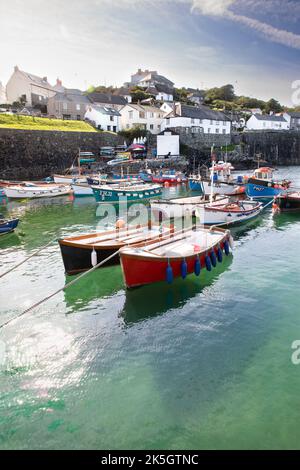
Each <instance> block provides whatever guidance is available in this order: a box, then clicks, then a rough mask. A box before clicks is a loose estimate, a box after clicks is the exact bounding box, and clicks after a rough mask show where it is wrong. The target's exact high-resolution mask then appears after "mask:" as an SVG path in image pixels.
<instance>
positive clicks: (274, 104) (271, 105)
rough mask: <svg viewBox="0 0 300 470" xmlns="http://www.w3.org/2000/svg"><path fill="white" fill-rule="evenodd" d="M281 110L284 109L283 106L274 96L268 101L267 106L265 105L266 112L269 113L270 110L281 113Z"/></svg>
mask: <svg viewBox="0 0 300 470" xmlns="http://www.w3.org/2000/svg"><path fill="white" fill-rule="evenodd" d="M281 111H283V107H282V106H281V104H280V103H279V102H278V101H277V100H275V99H274V98H271V99H270V100H269V101H268V102H267V103H266V106H265V112H266V113H267V114H269V113H270V112H273V113H281Z"/></svg>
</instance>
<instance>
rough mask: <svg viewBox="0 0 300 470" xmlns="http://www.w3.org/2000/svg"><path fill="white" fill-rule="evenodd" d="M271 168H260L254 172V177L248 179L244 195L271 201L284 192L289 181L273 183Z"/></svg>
mask: <svg viewBox="0 0 300 470" xmlns="http://www.w3.org/2000/svg"><path fill="white" fill-rule="evenodd" d="M273 172H274V170H273V169H272V168H268V167H262V168H258V169H257V170H255V172H254V175H253V176H251V177H250V178H249V179H248V182H247V185H246V193H247V196H248V197H251V198H255V199H273V198H274V197H276V196H278V195H279V194H281V193H282V192H284V191H286V190H287V189H288V188H289V187H290V184H291V182H290V181H286V180H283V181H274V179H273Z"/></svg>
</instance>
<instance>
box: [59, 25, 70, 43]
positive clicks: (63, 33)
mask: <svg viewBox="0 0 300 470" xmlns="http://www.w3.org/2000/svg"><path fill="white" fill-rule="evenodd" d="M59 32H60V34H61V36H62V37H63V39H66V40H69V39H71V34H70V32H69V30H68V28H67V27H66V25H65V24H63V23H61V24H60V25H59Z"/></svg>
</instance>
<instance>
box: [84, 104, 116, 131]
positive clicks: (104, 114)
mask: <svg viewBox="0 0 300 470" xmlns="http://www.w3.org/2000/svg"><path fill="white" fill-rule="evenodd" d="M120 116H121V114H120V113H119V111H117V110H116V109H113V108H108V107H106V106H100V105H98V104H90V105H88V106H87V109H86V113H85V115H84V119H86V120H88V121H90V122H91V123H92V124H93V125H94V126H95V127H97V129H99V130H103V131H112V132H119V130H120V122H119V119H120Z"/></svg>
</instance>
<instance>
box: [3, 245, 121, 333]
mask: <svg viewBox="0 0 300 470" xmlns="http://www.w3.org/2000/svg"><path fill="white" fill-rule="evenodd" d="M119 251H120V250H117V251H115V252H114V253H113V254H112V255H110V256H108V257H107V258H105V259H104V260H103V261H100V263H98V264H96V265H95V266H93V267H92V268H91V269H89V270H88V271H85V272H84V273H82V274H80V276H78V277H76V279H73V281H70V282H68V283H67V284H66V285H65V286H64V287H61V288H60V289H58V290H56V291H55V292H52V294H49V295H47V296H46V297H44V298H43V299H41V300H39V301H38V302H36V303H35V304H33V305H31V307H28V308H27V309H26V310H24V311H23V312H21V313H19V314H18V315H15V316H14V317H13V318H10V319H8V320H7V321H6V322H4V323H2V324H1V325H0V329H2V328H3V327H5V326H7V325H8V324H9V323H12V322H14V321H16V320H18V319H19V318H20V317H22V316H23V315H25V314H26V313H29V312H30V311H31V310H33V309H34V308H36V307H38V306H39V305H41V304H43V303H44V302H46V301H47V300H49V299H52V297H54V296H55V295H57V294H59V293H60V292H62V291H65V290H66V289H68V287H71V286H73V285H74V284H76V282H78V281H79V280H80V279H82V278H83V277H85V276H87V275H88V274H90V273H91V272H93V271H95V270H96V269H98V268H100V266H102V265H103V264H105V263H107V262H108V261H109V260H110V259H112V258H114V257H115V256H116V255H117V254H118V253H119Z"/></svg>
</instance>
